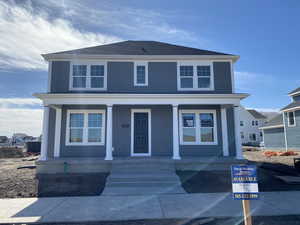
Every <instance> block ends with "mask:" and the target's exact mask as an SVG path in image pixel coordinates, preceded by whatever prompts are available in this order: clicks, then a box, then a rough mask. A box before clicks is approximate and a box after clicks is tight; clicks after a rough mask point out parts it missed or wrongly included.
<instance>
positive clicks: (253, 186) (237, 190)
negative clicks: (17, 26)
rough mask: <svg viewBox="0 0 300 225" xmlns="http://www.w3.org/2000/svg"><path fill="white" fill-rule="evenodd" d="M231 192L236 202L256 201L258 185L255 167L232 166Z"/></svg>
mask: <svg viewBox="0 0 300 225" xmlns="http://www.w3.org/2000/svg"><path fill="white" fill-rule="evenodd" d="M231 178H232V192H233V198H234V199H236V200H251V199H258V198H259V193H258V183H257V175H256V166H255V165H232V166H231Z"/></svg>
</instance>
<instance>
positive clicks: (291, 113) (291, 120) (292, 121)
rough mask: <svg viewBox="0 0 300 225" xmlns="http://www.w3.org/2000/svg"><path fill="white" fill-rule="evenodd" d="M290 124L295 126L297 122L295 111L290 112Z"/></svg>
mask: <svg viewBox="0 0 300 225" xmlns="http://www.w3.org/2000/svg"><path fill="white" fill-rule="evenodd" d="M288 115H289V125H290V126H293V125H294V124H295V120H294V112H289V114H288Z"/></svg>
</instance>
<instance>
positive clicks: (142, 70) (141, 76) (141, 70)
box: [136, 66, 146, 84]
mask: <svg viewBox="0 0 300 225" xmlns="http://www.w3.org/2000/svg"><path fill="white" fill-rule="evenodd" d="M136 83H137V84H145V83H146V67H145V66H137V67H136Z"/></svg>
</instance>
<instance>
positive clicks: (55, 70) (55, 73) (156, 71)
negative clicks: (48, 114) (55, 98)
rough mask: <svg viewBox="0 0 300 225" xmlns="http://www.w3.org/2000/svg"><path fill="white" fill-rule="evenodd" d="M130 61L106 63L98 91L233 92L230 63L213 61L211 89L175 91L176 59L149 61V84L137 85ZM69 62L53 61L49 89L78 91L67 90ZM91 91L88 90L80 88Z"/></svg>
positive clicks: (64, 91)
mask: <svg viewBox="0 0 300 225" xmlns="http://www.w3.org/2000/svg"><path fill="white" fill-rule="evenodd" d="M133 67H134V63H133V62H108V63H107V90H106V91H93V92H97V93H101V92H105V93H219V94H228V93H232V87H231V67H230V63H229V62H214V63H213V70H214V86H215V90H214V91H178V90H177V63H176V62H149V64H148V71H149V72H148V86H146V87H143V86H140V87H137V86H134V83H133V76H134V75H133V74H134V68H133ZM69 76H70V62H67V61H54V62H52V75H51V92H52V93H66V92H79V91H70V90H69ZM80 92H91V91H80Z"/></svg>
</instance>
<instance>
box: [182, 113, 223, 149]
mask: <svg viewBox="0 0 300 225" xmlns="http://www.w3.org/2000/svg"><path fill="white" fill-rule="evenodd" d="M183 113H195V129H196V141H195V142H184V141H183V121H182V114H183ZM200 113H212V114H213V117H214V127H213V131H214V142H201V140H200V128H201V126H200V118H199V114H200ZM217 129H218V127H217V113H216V110H213V109H212V110H198V109H196V110H193V109H181V110H179V135H180V138H179V140H180V145H218V132H217Z"/></svg>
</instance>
